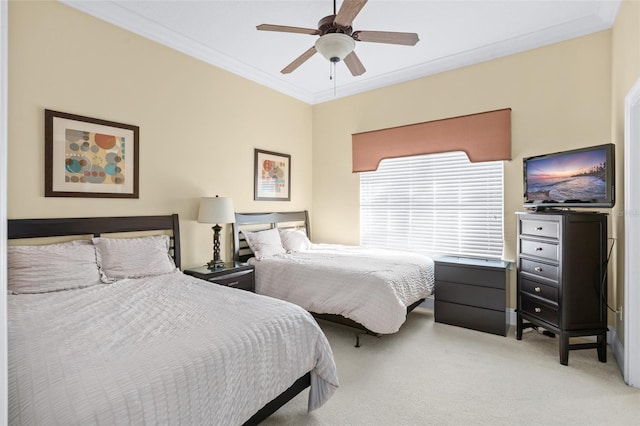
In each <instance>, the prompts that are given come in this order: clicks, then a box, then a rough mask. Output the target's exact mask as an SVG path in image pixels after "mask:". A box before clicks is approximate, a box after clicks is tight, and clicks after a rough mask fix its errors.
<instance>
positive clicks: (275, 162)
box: [253, 149, 291, 201]
mask: <svg viewBox="0 0 640 426" xmlns="http://www.w3.org/2000/svg"><path fill="white" fill-rule="evenodd" d="M254 175H255V181H254V187H253V199H254V200H256V201H291V156H290V155H287V154H279V153H277V152H271V151H263V150H261V149H256V150H255V157H254Z"/></svg>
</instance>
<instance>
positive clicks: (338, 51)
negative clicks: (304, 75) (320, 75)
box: [315, 33, 356, 62]
mask: <svg viewBox="0 0 640 426" xmlns="http://www.w3.org/2000/svg"><path fill="white" fill-rule="evenodd" d="M315 47H316V50H317V51H318V52H320V53H321V54H322V56H324V57H325V58H327V59H328V60H329V61H331V62H340V61H341V60H343V59H344V58H345V57H346V56H347V55H348V54H349V53H351V52H353V49H355V47H356V42H355V41H354V40H353V39H352V38H351V37H349V36H348V35H346V34H342V33H329V34H325V35H323V36H322V37H320V38H319V39H318V40H316V46H315Z"/></svg>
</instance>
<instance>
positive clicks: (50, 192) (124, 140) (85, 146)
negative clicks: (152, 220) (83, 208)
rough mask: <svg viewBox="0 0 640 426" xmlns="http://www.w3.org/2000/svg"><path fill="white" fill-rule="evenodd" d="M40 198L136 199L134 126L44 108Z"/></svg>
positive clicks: (136, 168) (135, 142) (137, 150)
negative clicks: (42, 186)
mask: <svg viewBox="0 0 640 426" xmlns="http://www.w3.org/2000/svg"><path fill="white" fill-rule="evenodd" d="M44 117H45V120H44V121H45V125H44V129H45V137H44V142H45V147H44V152H45V157H44V176H45V177H44V180H45V184H44V195H45V197H89V198H139V176H138V174H139V172H138V170H139V167H138V165H139V158H138V157H139V146H138V138H139V134H140V128H139V127H138V126H133V125H130V124H124V123H116V122H113V121H107V120H100V119H97V118H91V117H84V116H81V115H75V114H68V113H65V112H60V111H52V110H48V109H45V111H44Z"/></svg>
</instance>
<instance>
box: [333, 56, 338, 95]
mask: <svg viewBox="0 0 640 426" xmlns="http://www.w3.org/2000/svg"><path fill="white" fill-rule="evenodd" d="M331 66H332V67H333V96H334V97H335V96H336V80H337V79H338V76H337V75H336V63H335V62H332V63H331Z"/></svg>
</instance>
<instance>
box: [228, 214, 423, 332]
mask: <svg viewBox="0 0 640 426" xmlns="http://www.w3.org/2000/svg"><path fill="white" fill-rule="evenodd" d="M276 230H277V232H274V231H276ZM278 235H279V237H278ZM310 236H311V232H310V226H309V214H308V212H307V211H293V212H270V213H236V215H235V223H234V224H233V237H234V258H235V260H237V261H242V262H250V263H252V264H253V265H254V266H255V268H256V292H257V293H259V294H264V295H267V296H271V297H276V298H281V299H284V300H287V301H289V302H293V303H296V304H298V305H300V306H302V307H303V308H305V309H307V310H308V311H309V312H311V313H313V314H314V316H316V317H319V318H323V319H327V320H330V321H334V322H340V323H342V324H346V325H350V326H353V327H357V328H360V329H362V330H365V331H367V332H370V333H373V334H388V333H394V332H396V331H398V329H399V327H400V325H401V324H402V323H403V322H404V321H405V319H406V315H407V314H408V313H409V312H411V310H413V309H414V308H415V307H417V306H418V305H419V304H420V303H421V302H422V301H424V298H425V297H427V296H429V295H430V294H431V293H432V291H433V282H434V275H433V261H432V260H431V259H430V258H428V257H426V256H423V255H419V254H416V253H411V252H400V251H390V250H381V249H372V248H365V247H359V246H345V245H331V244H313V243H311V241H310V239H309V237H310ZM252 240H253V241H252ZM256 241H258V243H256ZM252 243H253V244H252ZM288 243H289V244H288ZM256 244H257V246H256ZM279 244H282V247H278V245H279ZM256 247H257V248H256ZM256 251H257V253H256Z"/></svg>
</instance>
